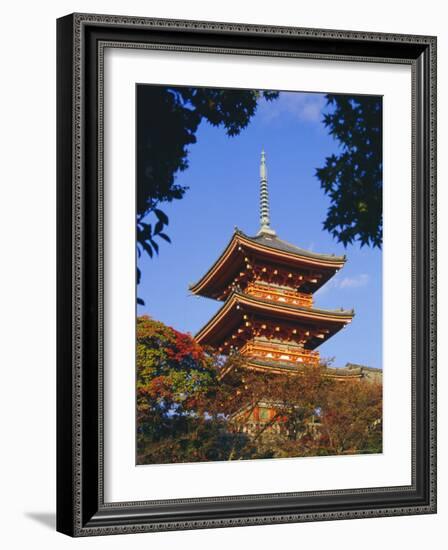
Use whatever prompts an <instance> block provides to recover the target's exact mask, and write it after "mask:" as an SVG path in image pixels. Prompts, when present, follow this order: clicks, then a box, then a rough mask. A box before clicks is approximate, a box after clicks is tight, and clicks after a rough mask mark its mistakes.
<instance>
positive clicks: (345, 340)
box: [137, 92, 382, 368]
mask: <svg viewBox="0 0 448 550" xmlns="http://www.w3.org/2000/svg"><path fill="white" fill-rule="evenodd" d="M325 110H326V102H325V97H324V95H322V94H309V93H298V92H294V93H290V92H288V93H286V92H282V93H281V94H280V97H279V99H277V100H276V101H273V102H266V101H264V100H263V101H261V102H260V104H259V107H258V109H257V112H256V114H255V116H254V117H253V118H252V120H251V122H250V124H249V126H248V127H247V128H246V129H245V130H243V131H242V132H241V134H240V135H239V136H236V137H232V138H230V137H227V135H226V134H225V131H224V130H223V129H222V128H214V127H212V126H211V125H209V124H208V123H204V122H203V123H202V124H201V126H200V127H199V130H198V132H197V143H196V144H194V145H192V146H191V147H190V154H189V164H190V166H189V168H188V169H187V170H186V171H185V172H183V173H180V174H178V176H177V182H178V183H179V184H182V185H186V186H189V190H188V191H187V192H186V194H185V196H184V198H183V199H182V200H179V201H174V202H173V203H171V204H164V205H162V209H163V210H164V211H165V212H166V214H167V215H168V216H169V219H170V223H169V226H168V228H167V229H166V233H167V234H168V235H169V236H170V238H171V241H172V244H169V243H166V242H164V241H159V242H160V252H159V256H156V257H155V258H154V259H150V258H149V257H148V256H147V255H143V256H142V258H141V259H140V260H139V267H140V269H141V271H142V282H141V284H140V285H139V287H138V296H139V297H140V298H142V299H143V300H144V301H145V306H138V310H137V313H138V314H139V315H141V314H148V315H150V316H151V317H153V318H154V319H157V320H160V321H162V322H164V323H166V324H168V325H170V326H173V327H174V328H176V329H178V330H180V331H183V332H190V333H191V334H193V335H194V334H195V333H196V332H197V331H198V330H199V329H200V328H201V327H202V326H203V325H204V324H205V323H206V322H207V321H208V319H209V318H210V317H211V316H212V315H213V314H214V313H215V312H216V310H217V309H218V308H219V307H220V306H221V305H222V304H220V303H219V302H215V301H214V300H210V299H208V298H201V297H196V296H192V295H191V294H190V293H189V291H188V286H189V284H190V283H193V282H196V281H197V280H198V279H199V278H200V277H201V276H202V275H203V274H204V273H205V272H206V271H207V270H208V268H209V267H210V266H211V265H212V263H213V262H214V261H215V260H216V259H217V258H218V256H219V255H220V254H221V252H222V251H223V250H224V248H225V246H226V245H227V243H228V241H229V240H230V238H231V236H232V233H233V230H234V226H238V227H239V228H240V229H241V230H243V231H244V232H245V233H247V234H249V235H254V234H256V232H257V231H258V229H259V211H258V202H259V175H258V174H259V163H260V153H261V150H262V148H263V147H264V149H265V151H266V158H267V167H268V184H269V194H270V209H271V226H272V227H273V228H274V229H275V230H276V232H277V235H278V236H279V237H280V238H282V239H284V240H286V241H289V242H291V243H293V244H295V245H297V246H300V247H302V248H306V249H308V250H312V251H314V252H321V253H328V254H338V255H339V254H346V255H347V258H348V260H347V263H346V265H345V267H344V268H343V269H342V270H341V271H339V273H338V274H337V275H336V276H335V277H334V278H333V279H331V280H330V281H329V282H328V283H327V284H326V285H324V286H323V287H322V288H321V289H320V290H319V291H318V292H317V293H316V294H315V305H316V307H319V308H329V309H331V308H340V307H343V308H344V309H351V308H354V309H355V314H356V315H355V318H354V320H353V322H352V323H351V324H350V325H349V326H348V327H347V328H346V329H343V330H342V331H340V332H339V333H337V334H336V335H335V336H333V337H332V338H330V339H329V340H328V341H327V342H326V343H325V344H323V345H321V346H320V347H319V348H318V349H319V351H320V353H321V357H323V358H329V357H334V358H335V360H334V363H333V364H334V366H338V367H340V366H344V365H345V364H346V363H347V362H352V363H360V364H363V365H367V366H372V367H377V368H381V367H382V360H381V356H382V349H381V346H382V344H381V331H382V322H381V320H382V303H381V301H382V287H381V283H382V281H381V277H382V275H381V274H382V261H381V251H380V250H378V249H372V248H368V247H363V248H360V247H359V245H358V244H354V245H348V246H347V248H344V246H343V245H341V244H339V243H338V242H337V241H336V240H334V239H333V237H332V236H331V235H330V234H329V233H328V232H326V231H324V230H323V229H322V223H323V221H324V220H325V217H326V211H327V208H328V206H329V200H328V198H327V197H326V195H325V194H324V192H323V191H322V189H321V188H320V185H319V181H318V179H317V178H316V177H315V170H316V168H318V167H321V166H323V165H324V162H325V157H326V156H328V155H330V154H332V153H334V152H336V151H337V149H338V144H337V142H335V141H334V140H333V138H331V137H330V136H329V135H328V131H327V129H326V128H325V127H324V125H323V123H322V116H323V115H322V113H323V112H324V111H325Z"/></svg>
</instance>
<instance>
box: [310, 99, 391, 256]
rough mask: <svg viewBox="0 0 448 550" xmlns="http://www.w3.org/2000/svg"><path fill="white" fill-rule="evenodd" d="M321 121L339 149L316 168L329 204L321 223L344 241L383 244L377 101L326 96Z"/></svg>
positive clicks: (380, 102)
mask: <svg viewBox="0 0 448 550" xmlns="http://www.w3.org/2000/svg"><path fill="white" fill-rule="evenodd" d="M327 104H328V106H329V107H330V108H331V110H330V112H328V113H327V114H325V115H324V120H323V122H324V125H325V126H326V127H327V128H328V130H329V132H330V134H331V135H332V136H333V137H334V138H335V139H336V140H337V141H338V142H339V144H340V152H339V153H338V154H333V155H331V156H329V157H327V159H326V161H325V166H324V167H322V168H318V169H317V170H316V175H317V177H318V179H319V181H320V184H321V187H322V189H323V190H324V191H325V193H326V194H327V195H328V196H329V197H330V200H331V205H330V207H329V209H328V212H327V218H326V220H325V221H324V224H323V225H324V228H325V229H326V230H328V231H329V232H330V233H331V234H332V235H333V236H334V237H335V238H336V239H337V240H338V241H339V242H341V243H343V244H344V245H345V246H346V245H347V244H351V243H353V242H355V241H358V242H359V243H360V245H361V246H364V245H369V246H374V247H381V244H382V230H383V219H382V184H383V177H382V170H383V158H382V137H383V136H382V134H383V131H382V100H381V98H380V97H376V96H375V97H374V96H346V95H334V94H328V95H327Z"/></svg>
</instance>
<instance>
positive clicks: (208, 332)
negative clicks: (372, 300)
mask: <svg viewBox="0 0 448 550" xmlns="http://www.w3.org/2000/svg"><path fill="white" fill-rule="evenodd" d="M244 313H248V314H252V315H255V316H258V317H260V318H262V319H266V320H270V321H272V322H282V321H283V322H285V321H286V322H288V323H290V324H291V323H292V324H297V325H298V326H306V327H309V326H311V327H313V326H314V327H319V328H325V329H328V332H327V333H326V335H325V337H324V338H323V339H319V340H317V339H316V340H314V339H313V340H310V341H309V342H308V343H307V349H314V348H316V347H318V346H319V345H320V344H322V343H323V342H324V341H325V340H327V339H328V338H330V337H331V336H332V335H333V334H335V333H336V332H338V331H339V330H340V329H342V328H343V327H344V326H345V325H347V324H348V323H350V322H351V320H352V318H353V316H354V312H353V311H344V310H341V309H339V310H326V309H314V308H308V307H301V306H297V305H292V304H285V303H279V302H274V301H272V300H265V299H262V298H258V297H255V296H250V295H248V294H243V293H241V292H232V294H231V295H230V296H229V298H228V299H227V300H226V302H225V303H224V305H223V306H222V307H221V308H220V309H219V310H218V311H217V312H216V313H215V315H214V316H213V317H212V318H211V319H210V320H209V321H208V323H207V324H206V325H204V327H202V329H201V330H200V331H199V332H198V333H197V334H196V336H195V338H196V340H197V341H198V343H199V344H201V345H209V346H213V347H219V346H220V345H221V344H222V342H223V341H224V340H225V339H226V338H227V337H228V336H229V335H230V334H231V333H232V331H234V330H235V329H236V328H237V327H238V326H239V325H240V324H241V322H242V319H243V314H244Z"/></svg>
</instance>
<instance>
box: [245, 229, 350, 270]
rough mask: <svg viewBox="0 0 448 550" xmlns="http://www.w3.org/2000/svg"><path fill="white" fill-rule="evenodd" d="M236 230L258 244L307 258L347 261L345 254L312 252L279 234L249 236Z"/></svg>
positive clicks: (342, 262) (338, 261) (337, 261)
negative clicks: (282, 237) (281, 237)
mask: <svg viewBox="0 0 448 550" xmlns="http://www.w3.org/2000/svg"><path fill="white" fill-rule="evenodd" d="M235 232H236V233H238V234H240V235H242V236H243V237H245V238H246V239H249V240H250V241H253V242H255V243H257V244H261V245H263V246H267V247H270V248H275V249H276V250H281V251H283V252H290V253H292V254H296V255H298V256H303V257H305V258H312V259H314V260H321V261H327V260H329V261H330V262H332V263H334V262H336V263H338V264H339V263H341V264H344V263H345V261H346V257H345V256H335V255H334V254H318V253H316V252H311V251H310V250H305V249H304V248H300V247H298V246H296V245H295V244H291V243H288V242H287V241H284V240H283V239H280V238H279V237H277V235H266V234H264V233H261V234H258V235H256V236H255V237H249V236H248V235H245V234H244V233H243V232H242V231H241V230H240V229H236V230H235Z"/></svg>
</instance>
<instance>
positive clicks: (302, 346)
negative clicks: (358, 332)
mask: <svg viewBox="0 0 448 550" xmlns="http://www.w3.org/2000/svg"><path fill="white" fill-rule="evenodd" d="M345 261H346V258H345V256H335V255H327V254H316V253H314V252H310V251H307V250H303V249H301V248H298V247H297V246H295V245H292V244H290V243H288V242H286V241H284V240H282V239H280V238H279V237H278V236H277V234H276V232H275V231H274V230H273V229H272V228H271V225H270V216H269V199H268V183H267V169H266V159H265V153H264V151H263V152H262V154H261V165H260V230H259V231H258V233H257V235H256V236H254V237H249V236H248V235H245V234H244V233H243V232H242V231H240V230H239V229H235V232H234V234H233V235H232V238H231V239H230V242H229V244H228V245H227V247H226V248H225V250H224V252H223V253H222V254H221V256H220V257H219V258H218V259H217V260H216V262H215V263H214V264H213V265H212V267H211V268H210V269H209V270H208V271H207V273H206V274H205V275H204V276H203V277H202V278H201V279H200V280H199V281H198V282H197V283H196V284H194V285H192V286H191V287H190V290H191V291H192V292H193V293H194V294H196V295H199V296H206V297H208V298H212V299H215V300H219V301H221V302H224V303H223V305H222V307H221V308H220V309H219V310H218V312H217V313H216V314H215V315H214V316H213V317H212V318H211V319H210V320H209V321H208V323H207V324H206V325H205V326H204V327H203V328H202V329H201V330H200V331H199V332H198V333H197V334H196V340H197V342H198V343H199V344H201V345H203V346H211V347H213V348H214V349H216V350H217V351H219V352H220V353H221V354H223V355H228V354H230V353H232V352H234V351H238V352H239V354H240V355H241V356H242V357H243V358H244V367H245V368H248V369H251V370H255V371H266V370H268V371H269V372H270V373H273V374H274V373H279V374H284V373H287V372H289V373H292V374H293V373H297V374H299V373H300V371H301V370H303V367H304V366H316V367H317V366H319V365H320V356H319V351H317V348H318V347H319V345H320V344H322V343H323V342H326V341H327V340H328V339H329V338H331V337H332V336H333V335H334V334H336V333H337V332H338V331H339V330H341V329H342V328H344V327H345V326H346V325H348V324H349V323H350V322H351V321H352V319H353V316H354V312H353V310H351V311H344V310H342V309H341V310H326V309H321V308H316V307H314V301H313V294H314V292H316V291H317V290H318V289H319V288H321V287H322V286H323V285H324V284H325V283H326V282H327V281H329V279H331V277H333V276H334V275H335V273H337V272H338V271H339V270H340V269H341V268H342V267H343V266H344V264H345ZM326 372H327V375H329V376H331V377H334V378H344V379H347V378H359V377H360V376H361V375H360V372H358V370H356V369H355V370H350V371H347V369H336V368H334V369H327V371H326ZM225 375H226V373H225V372H224V373H223V374H222V376H225Z"/></svg>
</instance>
